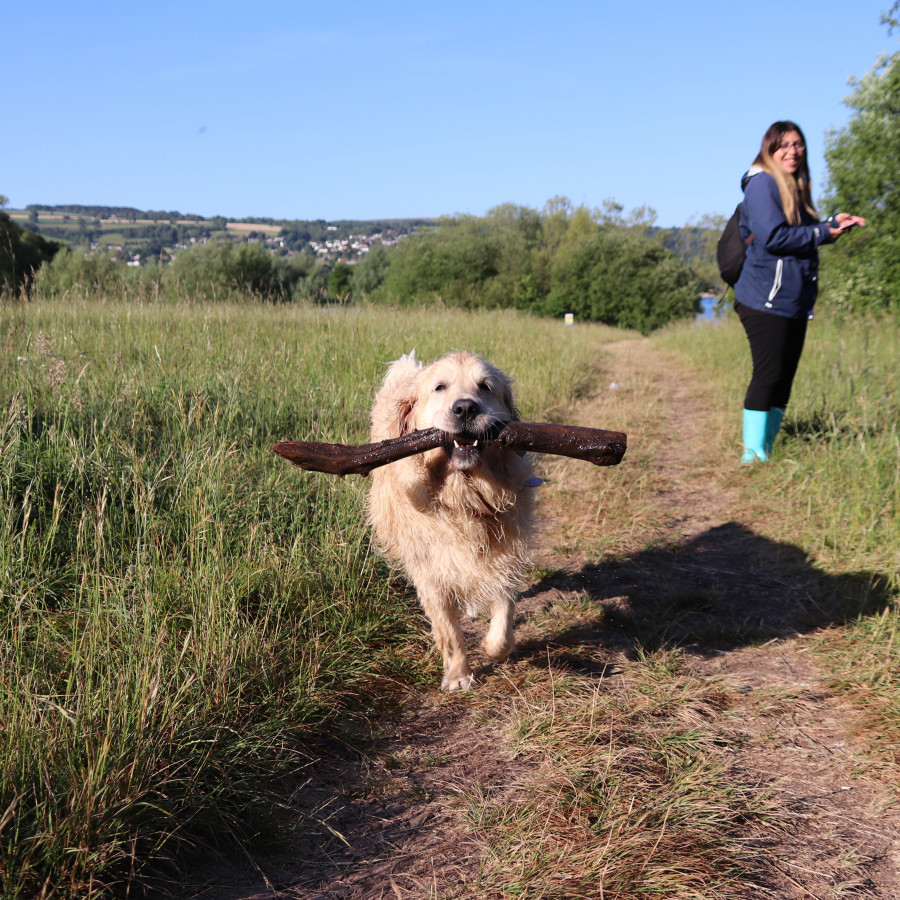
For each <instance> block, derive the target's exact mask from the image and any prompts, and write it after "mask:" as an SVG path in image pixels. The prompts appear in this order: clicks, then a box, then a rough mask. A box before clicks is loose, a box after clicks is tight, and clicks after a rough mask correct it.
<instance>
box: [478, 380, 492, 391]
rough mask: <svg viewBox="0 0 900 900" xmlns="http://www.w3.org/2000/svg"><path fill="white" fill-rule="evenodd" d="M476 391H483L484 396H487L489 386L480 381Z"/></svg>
mask: <svg viewBox="0 0 900 900" xmlns="http://www.w3.org/2000/svg"><path fill="white" fill-rule="evenodd" d="M478 390H479V391H484V392H485V393H486V394H489V393H490V392H491V386H490V385H489V384H488V383H487V382H486V381H482V382H481V383H480V384H479V385H478Z"/></svg>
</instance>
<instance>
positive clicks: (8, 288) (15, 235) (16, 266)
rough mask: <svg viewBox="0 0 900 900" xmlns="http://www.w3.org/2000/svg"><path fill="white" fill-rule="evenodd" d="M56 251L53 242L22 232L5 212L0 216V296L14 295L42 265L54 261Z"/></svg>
mask: <svg viewBox="0 0 900 900" xmlns="http://www.w3.org/2000/svg"><path fill="white" fill-rule="evenodd" d="M0 199H2V200H4V201H5V200H6V198H5V197H0ZM3 205H5V204H3ZM59 248H60V245H59V244H58V243H56V241H48V240H47V239H46V238H44V237H42V236H41V235H39V234H34V232H31V231H28V230H27V229H25V228H21V227H20V226H19V225H17V224H16V223H15V222H13V220H12V219H11V218H10V217H9V216H8V215H7V214H6V213H5V212H0V294H3V293H5V292H9V293H11V294H17V293H18V292H19V290H21V289H22V288H23V287H25V286H27V284H28V283H29V282H30V281H31V278H32V277H33V276H34V273H35V270H36V269H38V268H39V267H40V265H41V264H42V263H44V262H46V261H48V260H50V259H53V257H54V256H55V255H56V253H57V251H58V250H59Z"/></svg>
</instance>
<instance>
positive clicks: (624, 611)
mask: <svg viewBox="0 0 900 900" xmlns="http://www.w3.org/2000/svg"><path fill="white" fill-rule="evenodd" d="M888 583H889V581H888V577H887V575H885V574H884V573H880V572H853V573H848V574H843V575H829V574H828V573H826V572H823V571H822V570H821V569H818V568H817V567H816V566H815V565H813V563H812V562H811V561H810V559H809V557H808V556H807V555H806V553H804V551H803V550H801V549H800V548H799V547H796V546H794V545H792V544H785V543H779V542H777V541H773V540H770V539H768V538H765V537H761V536H760V535H758V534H756V533H754V532H753V531H751V530H750V529H749V528H747V527H746V526H744V525H741V524H739V523H736V522H728V523H726V524H724V525H720V526H717V527H715V528H710V529H709V530H707V531H704V532H702V533H701V534H699V535H697V536H696V537H693V538H691V539H689V540H687V541H684V542H679V543H677V544H673V545H665V546H661V547H655V548H652V549H648V550H645V551H643V552H641V553H638V554H636V555H635V556H632V557H630V558H628V559H625V560H621V561H613V562H608V563H602V564H593V563H589V564H587V565H585V566H584V567H583V568H582V569H581V571H580V572H576V573H554V574H551V575H548V576H547V577H546V578H544V579H542V580H541V581H540V582H538V583H536V584H535V585H533V586H532V588H531V589H530V590H529V591H527V592H526V594H525V595H524V597H525V599H526V602H527V598H529V597H534V596H537V595H540V594H541V593H543V592H546V591H550V590H554V589H555V590H565V591H573V590H574V591H583V592H584V593H585V594H586V596H587V597H588V598H589V599H590V600H591V601H594V602H600V603H602V610H600V611H599V615H598V616H597V617H596V619H594V620H592V621H589V622H587V623H583V624H580V625H578V626H575V627H573V628H569V629H566V630H564V631H562V632H560V633H558V634H555V635H552V636H551V637H550V639H549V642H547V641H540V642H537V641H536V642H533V643H527V642H526V643H523V644H521V645H520V647H519V655H520V658H526V659H527V658H529V657H532V658H533V659H534V661H535V664H537V665H543V666H546V665H547V661H548V643H549V647H550V659H551V660H552V659H553V654H554V653H556V654H557V658H558V659H559V661H560V662H562V663H564V664H567V665H568V666H569V667H574V668H575V669H576V670H578V671H580V672H581V674H590V672H585V671H581V669H582V667H581V666H579V665H578V661H577V656H575V655H573V654H572V653H571V652H570V651H569V650H567V649H566V648H572V647H575V646H577V645H584V644H594V645H596V644H598V643H599V644H600V645H602V646H605V647H607V648H608V649H610V650H615V651H619V652H623V653H625V655H626V656H629V657H632V656H634V655H637V654H638V653H640V652H642V651H648V652H652V651H653V650H657V649H659V648H662V647H680V648H683V649H686V650H689V651H691V652H693V653H698V654H710V653H717V652H721V651H726V650H733V649H735V648H738V647H743V646H748V645H756V644H760V643H764V642H766V641H769V640H773V639H777V638H783V637H788V636H790V635H796V634H802V633H805V632H809V631H812V630H815V629H818V628H823V627H826V626H829V625H836V624H841V623H843V622H846V621H847V620H848V619H852V618H854V617H855V616H858V615H870V614H873V613H876V612H878V611H880V610H882V609H884V608H885V606H886V605H887V604H888V603H889V602H890V591H889V587H888ZM591 665H593V666H594V667H596V666H597V664H596V663H592V664H591ZM588 668H590V666H588Z"/></svg>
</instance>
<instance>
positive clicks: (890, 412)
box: [655, 314, 900, 767]
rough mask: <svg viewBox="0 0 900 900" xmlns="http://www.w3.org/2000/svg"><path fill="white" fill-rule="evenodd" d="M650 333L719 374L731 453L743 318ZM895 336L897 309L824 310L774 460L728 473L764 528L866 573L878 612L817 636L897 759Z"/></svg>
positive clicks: (872, 731) (899, 452)
mask: <svg viewBox="0 0 900 900" xmlns="http://www.w3.org/2000/svg"><path fill="white" fill-rule="evenodd" d="M655 340H658V341H659V343H660V344H661V345H662V346H664V347H667V348H669V349H673V350H674V351H676V352H677V353H678V354H679V355H680V358H681V360H682V361H683V362H684V363H686V364H688V365H692V366H694V367H696V369H697V370H698V371H699V372H701V373H702V375H703V376H704V377H705V378H708V379H709V381H710V382H711V383H713V384H714V385H716V388H717V389H716V396H717V398H718V400H717V405H716V409H715V410H714V411H713V413H712V414H713V415H714V416H716V417H718V419H719V421H720V422H723V423H725V424H723V426H722V427H723V428H725V429H726V430H728V429H730V431H731V433H732V435H733V447H734V450H733V455H734V459H735V461H736V459H737V456H738V452H739V451H738V444H739V441H740V434H739V431H738V428H739V410H740V407H741V404H742V401H743V391H744V389H745V388H746V383H747V381H748V380H749V375H750V364H749V350H748V348H747V345H746V338H745V337H744V334H743V331H742V329H741V327H740V324H739V323H738V321H737V319H736V318H735V317H734V316H732V317H731V318H730V320H729V321H728V322H727V323H726V324H724V325H722V326H720V327H715V328H700V329H698V328H686V327H678V328H673V329H670V330H667V331H666V332H663V333H661V334H660V336H659V337H658V338H655ZM898 346H900V322H898V320H897V319H896V318H891V317H878V318H875V317H873V318H864V317H860V318H842V317H834V316H830V315H828V314H823V315H821V316H817V318H816V319H815V320H814V321H813V322H811V323H810V328H809V332H808V337H807V344H806V347H805V350H804V354H803V358H802V360H801V362H800V368H799V371H798V374H797V379H796V381H795V386H794V392H793V395H792V398H791V403H790V405H789V407H788V410H787V414H786V416H785V422H784V436H783V437H782V438H780V439H779V442H778V444H776V449H775V455H774V459H773V461H772V464H770V465H767V466H755V467H752V468H751V470H749V471H739V472H736V473H735V474H733V475H732V476H730V478H731V479H732V481H733V480H734V479H735V478H737V483H738V484H739V485H740V486H741V494H742V497H743V500H744V502H745V503H746V504H747V505H748V507H750V506H752V507H753V508H755V509H756V510H761V511H762V515H761V516H760V522H761V527H762V529H764V530H765V532H766V533H767V534H768V535H769V536H771V537H774V538H777V539H779V540H783V541H786V542H789V543H792V544H794V545H797V546H799V547H801V548H802V549H803V550H804V551H805V552H806V553H808V554H810V557H811V558H812V559H814V560H815V561H816V562H817V564H818V565H819V566H820V567H821V568H823V569H824V570H825V571H828V572H832V573H842V574H845V573H849V574H853V575H854V576H856V577H857V578H858V579H859V580H861V581H862V582H864V583H869V584H871V586H872V591H871V593H872V595H873V596H874V597H876V598H878V603H879V604H880V605H881V606H882V607H883V608H882V609H881V610H880V612H878V613H877V614H874V615H873V614H872V613H871V612H867V613H866V614H864V615H862V616H859V617H858V618H856V619H855V620H853V621H851V622H849V623H847V624H846V625H844V626H842V627H834V628H831V629H829V630H827V631H825V632H823V633H821V634H819V635H817V636H815V637H814V638H813V639H812V644H813V646H814V647H815V649H816V650H817V651H818V659H819V661H820V663H821V664H822V665H823V666H824V667H826V669H827V671H829V672H830V673H831V677H832V684H833V686H834V687H835V688H836V689H838V690H841V691H844V692H846V693H848V694H850V695H852V696H853V697H854V699H855V700H856V701H857V702H858V703H859V704H860V705H861V708H862V709H863V714H864V721H865V722H866V723H867V725H868V730H867V732H866V734H865V738H864V744H865V745H867V746H868V747H869V748H871V749H872V750H873V751H874V752H875V753H876V754H877V755H878V758H879V760H880V761H881V762H882V763H887V764H889V765H892V766H894V767H900V691H898V689H897V684H898V675H900V664H898V659H900V637H898V635H900V605H898V602H897V601H898V595H900V432H898V427H900V424H898V423H900V379H898V376H897V365H896V359H897V347H898ZM728 422H730V423H731V424H730V425H729V424H727V423H728ZM723 465H724V464H723ZM735 469H737V466H736V465H735ZM812 599H813V600H814V601H815V599H816V598H812Z"/></svg>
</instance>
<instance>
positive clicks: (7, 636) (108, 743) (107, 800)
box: [0, 293, 614, 898]
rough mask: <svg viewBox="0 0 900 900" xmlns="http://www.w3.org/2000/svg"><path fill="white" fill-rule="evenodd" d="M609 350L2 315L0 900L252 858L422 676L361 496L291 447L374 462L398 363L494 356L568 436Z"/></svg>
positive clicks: (596, 339)
mask: <svg viewBox="0 0 900 900" xmlns="http://www.w3.org/2000/svg"><path fill="white" fill-rule="evenodd" d="M613 334H614V333H613V332H611V331H610V330H608V329H602V328H590V329H581V330H579V331H578V332H577V333H576V332H574V331H573V330H572V329H568V330H567V329H565V327H564V326H563V325H562V323H554V322H547V321H537V320H534V319H531V318H528V317H526V316H517V315H512V314H503V315H499V314H492V313H483V314H478V315H473V314H466V315H463V314H460V313H458V312H443V313H439V314H434V313H424V312H421V311H405V312H404V313H403V314H402V315H400V314H398V313H395V312H392V311H390V310H379V311H377V312H376V311H374V310H348V309H341V310H331V309H314V308H300V307H293V306H282V307H273V306H265V305H262V304H257V303H242V304H221V305H203V304H197V303H183V304H174V305H159V304H150V305H143V304H135V303H127V302H123V301H122V299H121V298H119V297H116V296H109V295H100V296H92V295H91V294H89V293H88V294H82V295H78V294H77V293H76V294H71V295H69V296H68V297H67V298H66V299H64V300H59V301H56V302H41V301H35V302H31V303H4V304H3V305H2V306H0V348H2V352H0V516H2V518H3V520H4V526H5V527H4V528H3V529H2V534H0V722H2V723H3V727H2V729H0V894H2V896H4V897H9V898H14V897H16V898H18V897H23V898H24V897H36V896H40V897H86V896H88V897H90V896H100V895H102V894H103V893H104V892H105V891H107V890H112V889H114V888H115V886H116V885H119V886H121V885H131V886H135V885H138V884H140V883H141V880H142V879H143V878H144V877H145V876H148V875H149V874H150V873H152V871H153V869H154V867H158V866H159V865H160V864H161V863H162V862H164V861H165V860H167V859H169V858H177V856H178V855H179V853H180V852H181V851H182V850H183V849H184V848H185V847H190V846H197V845H203V844H205V843H207V842H208V843H212V844H216V845H219V846H221V844H222V842H223V840H227V839H228V838H230V839H233V840H234V841H237V842H241V841H244V840H248V839H251V838H252V834H253V833H254V832H255V830H256V829H257V828H259V827H262V826H261V825H260V823H264V822H265V821H266V820H267V819H268V818H270V815H271V810H272V808H273V806H274V805H277V794H276V785H278V784H279V779H281V778H282V777H283V776H284V775H285V774H286V773H290V772H292V771H296V770H297V769H298V768H299V767H301V766H302V765H303V764H305V763H307V762H308V760H309V759H310V753H311V751H310V750H309V739H310V736H311V735H316V734H321V733H323V732H324V733H326V734H327V733H333V732H334V731H335V730H336V729H341V728H344V727H345V726H346V723H347V722H348V721H350V722H352V721H353V720H354V718H355V719H356V720H358V721H363V720H364V718H365V717H366V716H368V715H370V714H371V713H372V711H373V710H374V709H376V708H377V707H378V705H379V704H383V703H384V702H386V701H389V699H390V697H391V696H392V695H396V694H397V693H398V692H399V691H401V690H403V689H407V688H408V686H409V685H410V684H415V683H416V682H417V680H418V679H420V678H423V677H426V678H430V677H431V675H432V674H433V673H432V672H430V671H425V672H424V673H423V671H422V665H421V661H420V657H421V655H422V651H423V645H422V634H423V628H422V620H421V617H420V615H419V613H418V610H417V609H416V608H415V606H414V603H413V602H412V599H411V595H410V593H409V591H408V589H407V588H406V587H405V586H404V585H403V584H401V583H399V582H397V581H395V580H393V579H392V578H391V577H390V575H389V573H388V572H387V570H386V569H385V568H384V566H383V565H382V564H381V563H380V562H379V561H378V560H377V559H375V558H374V557H373V555H372V553H371V551H370V547H369V541H368V536H367V533H366V528H365V522H364V491H365V486H364V483H363V482H361V481H360V480H359V479H346V480H338V479H333V478H331V477H328V476H324V475H323V476H318V475H315V474H309V473H303V472H301V471H300V470H298V469H295V468H292V467H291V466H289V465H288V464H287V463H285V462H284V461H283V460H280V459H279V458H277V457H275V456H274V455H273V454H272V451H271V447H272V444H273V443H275V442H276V441H278V440H283V439H292V438H293V439H299V438H312V439H320V440H332V441H345V442H356V441H361V440H363V439H364V438H365V435H366V432H367V414H368V407H369V404H370V402H371V398H372V396H373V393H374V390H375V388H376V385H377V383H378V381H379V380H380V378H381V376H382V374H383V372H384V370H385V366H386V364H387V362H388V361H389V360H391V359H394V358H396V357H397V356H399V355H400V354H401V353H403V352H408V351H409V350H411V349H413V348H415V349H416V350H417V352H418V354H419V355H420V357H424V358H428V357H431V356H436V355H438V354H441V353H443V352H446V351H448V350H450V349H453V348H454V347H465V348H467V349H472V350H475V351H479V352H483V353H485V354H486V355H488V356H489V357H490V358H492V359H493V360H494V361H495V362H496V363H498V364H499V365H501V366H503V367H504V368H505V369H507V370H508V371H509V372H510V373H511V374H512V375H513V376H514V377H516V378H517V380H518V381H519V383H520V386H521V389H522V397H523V398H524V403H523V412H524V413H525V414H526V416H533V417H536V418H543V417H550V416H552V415H553V414H554V408H555V407H557V406H558V405H559V404H561V403H562V404H565V403H566V402H568V401H569V399H570V398H572V397H574V396H577V395H578V394H579V393H581V392H584V391H586V390H589V389H590V386H591V380H592V378H593V377H594V375H593V372H594V365H593V363H594V359H595V357H596V355H597V354H598V352H599V350H600V348H601V347H602V344H603V342H604V341H605V340H608V339H609V338H610V336H611V335H613Z"/></svg>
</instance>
